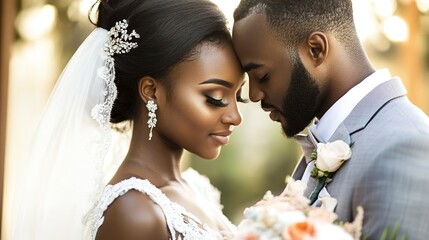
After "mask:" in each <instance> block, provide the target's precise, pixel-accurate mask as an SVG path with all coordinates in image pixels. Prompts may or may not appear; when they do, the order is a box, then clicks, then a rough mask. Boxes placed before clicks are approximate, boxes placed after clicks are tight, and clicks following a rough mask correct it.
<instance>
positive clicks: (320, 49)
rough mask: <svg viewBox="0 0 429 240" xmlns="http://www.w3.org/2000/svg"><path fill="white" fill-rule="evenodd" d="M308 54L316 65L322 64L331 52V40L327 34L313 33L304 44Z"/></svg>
mask: <svg viewBox="0 0 429 240" xmlns="http://www.w3.org/2000/svg"><path fill="white" fill-rule="evenodd" d="M304 47H305V48H306V51H305V52H306V54H307V55H308V57H309V58H310V59H311V62H312V63H313V66H314V67H317V66H319V65H320V64H322V63H323V62H324V61H325V59H326V57H327V56H328V52H329V41H328V37H327V36H326V34H324V33H322V32H313V33H311V34H310V35H309V36H308V38H307V41H306V42H305V44H304Z"/></svg>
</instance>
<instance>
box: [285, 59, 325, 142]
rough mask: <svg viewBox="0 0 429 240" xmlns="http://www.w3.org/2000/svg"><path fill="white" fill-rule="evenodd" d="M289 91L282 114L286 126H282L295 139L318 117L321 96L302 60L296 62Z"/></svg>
mask: <svg viewBox="0 0 429 240" xmlns="http://www.w3.org/2000/svg"><path fill="white" fill-rule="evenodd" d="M291 75H292V76H291V82H290V86H289V89H288V91H287V93H286V95H285V97H284V98H283V108H282V113H283V114H284V116H283V117H284V118H285V120H286V125H282V128H283V132H284V133H285V134H286V136H287V137H293V136H295V135H296V134H298V133H299V132H301V131H302V130H304V128H305V127H307V126H308V125H309V124H310V123H311V121H312V120H313V118H314V117H315V115H316V109H317V107H318V106H317V103H318V99H319V97H320V96H319V95H320V90H319V87H318V86H317V84H316V81H315V80H314V79H313V78H312V76H311V75H310V73H309V72H308V71H307V69H305V67H304V64H303V63H302V61H301V59H300V58H298V60H297V61H296V62H295V64H294V66H293V69H292V74H291Z"/></svg>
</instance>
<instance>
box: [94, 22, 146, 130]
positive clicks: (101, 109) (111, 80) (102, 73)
mask: <svg viewBox="0 0 429 240" xmlns="http://www.w3.org/2000/svg"><path fill="white" fill-rule="evenodd" d="M127 28H128V22H127V20H125V19H124V20H122V21H119V22H116V24H115V26H114V27H112V28H111V29H110V30H109V32H108V36H109V39H108V41H107V43H106V45H105V48H104V52H105V53H106V54H107V57H106V59H105V64H104V66H102V67H100V68H99V69H98V72H97V75H98V77H100V78H102V79H103V80H104V81H105V83H106V88H105V89H104V91H103V96H104V98H105V99H104V102H103V103H99V104H97V105H95V106H94V108H93V109H92V111H91V116H92V118H93V119H95V120H96V121H97V122H98V123H99V125H100V126H101V127H103V128H107V126H108V124H109V122H110V113H111V112H112V107H113V102H114V101H115V99H116V97H117V95H118V91H117V89H116V85H115V59H114V58H113V55H114V54H122V53H128V52H130V51H131V49H133V48H136V47H137V46H138V45H137V43H136V42H131V40H132V39H133V38H140V35H139V34H138V33H136V31H135V30H134V29H133V30H132V31H131V33H128V30H127Z"/></svg>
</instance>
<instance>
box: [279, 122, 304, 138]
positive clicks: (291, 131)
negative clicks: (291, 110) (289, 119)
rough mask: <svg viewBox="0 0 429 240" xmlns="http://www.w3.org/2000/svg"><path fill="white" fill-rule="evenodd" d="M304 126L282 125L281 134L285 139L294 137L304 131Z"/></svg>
mask: <svg viewBox="0 0 429 240" xmlns="http://www.w3.org/2000/svg"><path fill="white" fill-rule="evenodd" d="M305 127H306V126H294V125H291V124H289V125H283V124H282V130H283V134H284V135H285V136H286V137H287V138H293V137H294V136H295V135H297V134H298V133H300V132H302V131H304V129H305Z"/></svg>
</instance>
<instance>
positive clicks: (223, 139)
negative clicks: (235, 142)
mask: <svg viewBox="0 0 429 240" xmlns="http://www.w3.org/2000/svg"><path fill="white" fill-rule="evenodd" d="M231 133H232V132H231V131H223V132H216V133H212V134H210V136H211V137H213V138H214V139H215V140H216V141H217V142H218V143H219V144H220V145H226V144H228V142H229V136H230V135H231Z"/></svg>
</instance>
